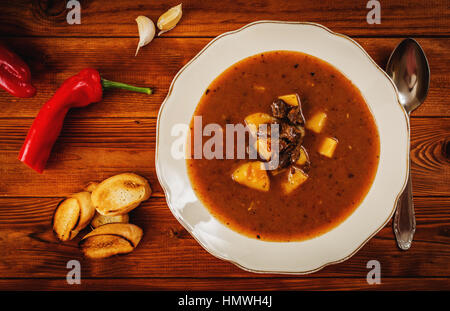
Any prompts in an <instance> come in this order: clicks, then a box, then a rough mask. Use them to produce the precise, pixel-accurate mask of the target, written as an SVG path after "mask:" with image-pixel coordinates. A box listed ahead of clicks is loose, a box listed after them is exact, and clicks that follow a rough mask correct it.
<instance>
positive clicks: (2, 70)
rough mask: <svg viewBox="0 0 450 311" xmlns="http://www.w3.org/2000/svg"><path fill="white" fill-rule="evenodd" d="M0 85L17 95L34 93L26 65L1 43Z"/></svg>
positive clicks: (27, 95) (23, 95)
mask: <svg viewBox="0 0 450 311" xmlns="http://www.w3.org/2000/svg"><path fill="white" fill-rule="evenodd" d="M0 87H1V88H2V89H4V90H6V91H7V92H9V93H10V94H11V95H14V96H17V97H32V96H34V94H36V89H35V88H34V86H33V85H32V84H31V72H30V68H28V65H27V64H26V63H25V62H24V61H23V60H22V59H20V57H19V56H17V55H16V54H14V53H13V52H12V51H10V50H8V49H7V48H6V47H4V46H3V45H0Z"/></svg>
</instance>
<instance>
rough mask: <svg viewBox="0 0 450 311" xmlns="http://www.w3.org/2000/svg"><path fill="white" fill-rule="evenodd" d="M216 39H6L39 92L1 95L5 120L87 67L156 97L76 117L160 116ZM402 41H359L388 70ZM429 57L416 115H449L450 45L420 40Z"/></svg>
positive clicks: (123, 94)
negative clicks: (188, 69) (175, 84)
mask: <svg viewBox="0 0 450 311" xmlns="http://www.w3.org/2000/svg"><path fill="white" fill-rule="evenodd" d="M210 40H211V39H205V38H203V39H202V38H195V39H194V38H182V39H180V38H164V39H161V38H157V39H155V40H154V41H153V42H151V44H150V45H148V46H146V47H145V48H143V49H142V50H141V51H140V52H139V55H138V56H137V57H134V51H135V48H136V44H137V41H138V39H135V38H26V39H24V38H3V39H2V40H0V41H3V42H4V43H5V44H7V45H8V46H11V48H12V49H14V50H15V51H16V52H17V53H19V54H21V56H22V57H23V58H24V59H25V60H26V61H27V62H28V63H29V65H30V67H31V71H32V72H33V81H34V84H35V85H36V87H37V90H38V93H37V95H36V96H35V97H34V98H30V99H18V98H15V97H12V96H10V95H9V94H8V93H6V92H4V91H0V105H1V109H0V117H9V118H10V117H34V116H35V115H36V114H37V112H38V111H39V109H40V108H41V106H42V105H43V103H44V102H45V101H47V100H48V99H49V98H50V97H51V96H52V95H53V93H54V92H55V91H56V89H57V88H58V87H59V85H61V83H62V82H63V81H64V80H65V79H67V78H68V77H70V76H72V75H74V74H76V73H78V72H79V71H80V70H81V69H83V68H85V67H93V68H97V69H98V70H99V71H100V73H101V74H102V75H103V76H104V77H105V78H107V79H110V80H117V81H122V82H125V83H131V84H136V85H142V86H144V85H145V86H150V87H153V88H154V91H155V93H154V94H153V95H151V96H147V95H143V94H136V93H130V92H127V91H121V90H113V91H107V92H105V94H104V99H103V100H102V101H101V102H100V103H96V104H93V105H91V106H89V107H86V108H83V109H79V110H77V111H76V113H73V115H74V116H77V117H80V118H84V117H156V116H157V113H158V110H159V107H160V105H161V103H162V101H163V100H164V98H165V96H166V94H167V91H168V89H169V86H170V83H171V81H172V79H173V77H174V76H175V74H176V73H177V72H178V70H179V69H181V68H182V66H183V65H185V64H186V63H187V62H188V61H189V60H190V59H191V58H192V57H193V56H194V55H196V54H197V53H198V52H199V51H200V50H201V49H202V48H203V47H204V46H205V45H206V44H207V43H208V42H209V41H210ZM400 40H401V39H397V38H359V39H357V41H358V42H359V43H360V44H361V45H362V46H363V48H365V49H366V50H367V52H368V53H369V54H370V55H371V56H372V57H373V58H374V59H375V61H376V62H377V63H378V64H379V65H380V66H381V67H382V68H384V67H385V66H386V62H387V59H388V58H389V55H390V53H391V51H392V50H393V49H394V48H395V46H396V44H397V43H398V42H400ZM418 41H419V42H420V43H421V44H422V45H423V48H424V50H425V52H426V53H427V55H428V56H429V61H430V67H431V86H430V87H431V89H430V92H429V95H428V98H427V100H426V101H425V103H424V104H423V105H422V106H421V107H420V108H419V109H418V110H417V111H415V112H414V115H415V116H450V109H448V105H447V103H448V102H449V101H450V90H449V85H450V81H449V75H448V68H449V67H450V40H448V39H419V40H418Z"/></svg>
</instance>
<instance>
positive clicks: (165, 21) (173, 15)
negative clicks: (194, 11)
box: [156, 3, 183, 36]
mask: <svg viewBox="0 0 450 311" xmlns="http://www.w3.org/2000/svg"><path fill="white" fill-rule="evenodd" d="M181 6H182V4H181V3H180V4H179V5H177V6H174V7H173V8H170V9H169V10H168V11H167V12H165V13H164V14H163V15H161V16H160V17H159V18H158V22H157V23H156V25H157V26H158V28H159V29H160V30H161V31H160V32H159V33H158V36H159V35H161V34H163V33H165V32H167V31H169V30H171V29H172V28H174V27H175V26H176V25H177V24H178V22H179V21H180V19H181V16H182V15H183V10H182V8H181Z"/></svg>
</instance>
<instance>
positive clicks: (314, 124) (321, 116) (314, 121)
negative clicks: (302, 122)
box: [306, 112, 327, 133]
mask: <svg viewBox="0 0 450 311" xmlns="http://www.w3.org/2000/svg"><path fill="white" fill-rule="evenodd" d="M326 120H327V114H326V113H325V112H318V113H316V114H315V115H313V116H312V117H311V118H310V119H308V120H307V121H306V128H307V129H308V130H310V131H313V132H315V133H320V132H321V131H322V129H323V127H324V125H325V121H326Z"/></svg>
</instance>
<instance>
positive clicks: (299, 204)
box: [187, 51, 380, 241]
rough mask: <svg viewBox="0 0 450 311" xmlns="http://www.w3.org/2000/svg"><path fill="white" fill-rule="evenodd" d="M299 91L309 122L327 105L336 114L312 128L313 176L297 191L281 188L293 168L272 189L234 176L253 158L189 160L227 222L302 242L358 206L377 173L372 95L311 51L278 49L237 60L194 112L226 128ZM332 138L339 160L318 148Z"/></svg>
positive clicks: (202, 195) (264, 236) (201, 188)
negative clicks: (366, 94) (315, 129)
mask: <svg viewBox="0 0 450 311" xmlns="http://www.w3.org/2000/svg"><path fill="white" fill-rule="evenodd" d="M255 86H256V88H255ZM261 87H264V89H261ZM292 93H298V94H299V95H300V99H301V103H302V109H303V114H304V116H305V118H306V120H308V118H309V117H310V116H312V115H313V114H314V113H315V112H319V111H324V112H326V114H327V116H328V117H327V121H326V124H325V127H324V128H323V130H322V132H321V133H320V134H314V133H313V132H311V131H308V130H307V132H306V137H305V140H304V142H303V146H304V147H305V148H306V150H307V151H308V154H309V158H310V162H311V167H310V170H309V172H308V175H309V178H308V179H307V181H306V182H305V183H304V184H302V185H301V186H300V187H299V188H298V189H296V190H295V191H294V192H292V193H291V194H289V195H285V194H284V193H283V192H282V191H281V185H280V183H281V182H282V181H283V178H284V179H285V178H286V175H285V174H279V175H277V176H270V190H269V191H268V192H261V191H257V190H254V189H250V188H247V187H245V186H243V185H240V184H238V183H236V182H234V181H233V180H232V178H231V174H232V172H233V170H234V169H235V168H236V167H237V166H239V165H240V164H242V163H244V162H248V161H250V160H248V159H245V160H239V159H233V160H226V159H223V160H221V159H212V160H207V159H205V158H203V159H197V160H194V159H188V160H187V167H188V175H189V178H190V180H191V184H192V187H193V189H194V191H195V193H196V194H197V196H198V197H199V199H200V200H201V201H202V202H203V203H204V205H206V207H207V208H208V209H209V210H210V212H211V213H212V214H213V215H214V216H215V217H216V218H217V219H219V220H220V221H221V222H222V223H224V224H225V225H227V226H229V227H230V228H231V229H233V230H235V231H237V232H240V233H241V234H244V235H247V236H249V237H253V238H258V239H261V240H266V241H299V240H305V239H309V238H312V237H315V236H317V235H320V234H323V233H325V232H327V231H329V230H331V229H332V228H333V227H335V226H337V225H338V224H339V223H341V222H342V221H343V220H344V219H346V218H347V217H348V216H349V215H350V214H351V213H352V212H353V211H354V210H355V209H356V208H357V206H358V205H359V204H360V203H361V201H362V200H363V199H364V197H365V196H366V194H367V192H368V190H369V188H370V186H371V184H372V182H373V180H374V177H375V174H376V170H377V166H378V159H379V145H380V144H379V137H378V131H377V127H376V124H375V120H374V118H373V116H372V114H371V112H370V110H369V108H368V106H367V104H366V103H365V101H364V98H363V97H362V95H361V93H360V92H359V90H358V89H357V88H356V87H355V86H354V85H353V84H352V82H351V81H350V80H348V79H347V78H346V77H345V76H344V75H343V74H341V73H340V72H339V71H338V70H337V69H336V68H334V67H333V66H331V65H330V64H328V63H326V62H324V61H322V60H320V59H318V58H316V57H313V56H311V55H307V54H303V53H298V52H291V51H272V52H265V53H262V54H258V55H255V56H252V57H249V58H246V59H244V60H242V61H240V62H238V63H236V64H235V65H233V66H231V67H230V68H228V69H227V70H225V71H224V72H223V73H222V74H221V75H220V76H218V77H217V78H216V79H215V80H214V81H213V82H212V83H211V84H210V86H209V87H208V89H207V90H206V91H205V93H204V95H203V96H202V98H201V100H200V102H199V104H198V106H197V108H196V110H195V113H194V116H202V119H203V120H202V121H203V122H202V123H203V126H205V125H206V124H209V123H217V124H220V125H221V126H222V127H223V129H224V130H225V125H226V124H227V123H231V124H239V123H240V124H243V123H244V118H245V117H246V116H247V115H249V114H252V113H255V112H264V113H268V114H271V109H270V104H271V103H272V101H273V100H274V99H276V98H277V97H278V96H280V95H285V94H292ZM192 128H193V122H191V130H192ZM326 136H329V137H335V138H337V140H338V141H339V143H338V146H337V148H336V150H335V153H334V155H333V157H332V158H331V159H330V158H326V157H324V156H322V155H320V154H318V152H317V150H318V146H319V144H320V142H321V141H322V139H323V138H325V137H326ZM207 139H208V138H206V137H204V138H203V143H205V141H206V140H207ZM191 151H192V150H191Z"/></svg>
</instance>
